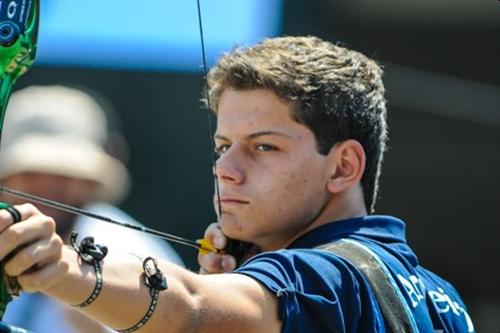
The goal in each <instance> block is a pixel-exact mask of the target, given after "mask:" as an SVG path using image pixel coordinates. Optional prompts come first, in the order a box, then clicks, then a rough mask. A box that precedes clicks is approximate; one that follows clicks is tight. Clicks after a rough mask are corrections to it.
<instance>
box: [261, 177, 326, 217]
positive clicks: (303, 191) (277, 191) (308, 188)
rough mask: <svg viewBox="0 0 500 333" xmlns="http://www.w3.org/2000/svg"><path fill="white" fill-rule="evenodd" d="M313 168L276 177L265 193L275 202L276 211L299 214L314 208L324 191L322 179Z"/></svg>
mask: <svg viewBox="0 0 500 333" xmlns="http://www.w3.org/2000/svg"><path fill="white" fill-rule="evenodd" d="M313 171H314V170H311V168H308V167H302V168H299V169H297V170H294V171H292V172H289V173H286V174H285V173H281V174H280V175H276V176H275V177H274V181H273V185H272V186H270V187H269V188H267V191H266V193H263V197H264V198H268V200H270V201H271V202H272V203H273V205H272V206H273V207H274V209H275V210H276V213H279V214H285V215H288V214H289V213H291V214H297V213H299V212H300V211H302V210H309V209H312V208H313V206H314V203H315V202H316V201H319V199H320V196H321V195H322V194H323V192H324V186H323V183H322V179H321V177H320V176H319V175H317V174H316V173H314V172H313Z"/></svg>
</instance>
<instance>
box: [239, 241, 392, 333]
mask: <svg viewBox="0 0 500 333" xmlns="http://www.w3.org/2000/svg"><path fill="white" fill-rule="evenodd" d="M235 272H236V273H239V274H245V275H247V276H250V277H252V278H254V279H256V280H257V281H259V282H260V283H261V284H263V285H264V286H265V287H266V288H267V289H269V290H270V291H271V292H272V293H273V294H275V295H276V296H277V297H278V298H279V304H280V314H281V316H282V318H283V321H284V327H288V326H289V327H292V326H296V327H302V326H301V325H303V324H304V325H309V326H304V327H303V328H304V330H303V331H308V332H320V331H322V330H323V329H326V331H332V328H334V330H333V331H355V330H356V329H359V327H356V326H357V325H358V324H360V323H363V324H367V325H369V326H371V327H372V328H373V327H377V326H380V325H382V324H381V322H382V321H383V319H382V318H381V316H380V314H379V311H378V306H377V305H376V301H375V300H374V297H373V295H372V293H371V290H370V288H369V287H368V285H367V282H366V281H365V279H364V277H363V276H362V275H361V273H359V272H358V270H357V269H356V268H355V267H354V266H352V264H351V263H349V262H348V261H347V260H345V259H343V258H341V257H339V256H337V255H335V254H333V253H330V252H327V251H323V250H318V249H291V250H280V251H273V252H265V253H262V254H260V255H257V256H255V257H253V258H252V259H250V260H249V261H247V262H246V263H244V264H243V265H242V266H241V267H240V268H239V269H237V270H236V271H235ZM362 308H363V312H362V311H361V309H362ZM318 318H321V319H320V320H318ZM361 318H363V320H360V319H361ZM313 322H314V324H312V323H313ZM311 325H312V326H311ZM369 326H368V327H369ZM312 327H316V328H315V329H312ZM292 331H293V330H292ZM300 331H301V330H297V332H300ZM284 332H286V330H284Z"/></svg>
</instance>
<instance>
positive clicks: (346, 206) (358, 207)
mask: <svg viewBox="0 0 500 333" xmlns="http://www.w3.org/2000/svg"><path fill="white" fill-rule="evenodd" d="M367 214H368V211H367V209H366V206H365V204H364V197H363V191H362V189H361V186H358V187H355V188H352V189H350V190H349V191H346V192H343V193H339V194H332V195H331V197H330V199H329V200H328V201H327V202H326V203H325V205H324V206H323V208H322V209H321V211H320V212H319V213H318V215H317V216H316V218H315V219H314V220H313V221H312V222H311V223H310V224H309V225H308V226H307V228H305V229H303V230H301V232H300V233H298V234H296V235H295V236H294V237H293V238H292V239H290V240H289V241H288V242H287V244H286V246H285V247H287V246H288V245H290V244H291V243H292V242H293V241H294V240H296V239H297V238H299V237H300V236H302V235H304V234H306V233H308V232H309V231H311V230H313V229H316V228H318V227H319V226H322V225H324V224H328V223H335V221H340V220H345V219H349V218H354V217H360V216H366V215H367Z"/></svg>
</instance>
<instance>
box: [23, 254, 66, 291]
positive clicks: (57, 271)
mask: <svg viewBox="0 0 500 333" xmlns="http://www.w3.org/2000/svg"><path fill="white" fill-rule="evenodd" d="M68 270H69V265H68V264H67V263H66V262H64V261H62V260H57V261H51V262H50V263H48V264H47V265H45V266H43V267H42V268H40V269H38V270H36V271H34V272H28V273H25V274H22V275H21V276H18V277H17V281H18V283H19V284H20V285H21V287H22V288H23V290H24V291H27V292H34V291H43V290H48V289H49V288H51V287H53V286H54V285H56V284H57V283H58V282H59V281H60V279H61V278H62V277H64V275H65V274H66V273H67V272H68Z"/></svg>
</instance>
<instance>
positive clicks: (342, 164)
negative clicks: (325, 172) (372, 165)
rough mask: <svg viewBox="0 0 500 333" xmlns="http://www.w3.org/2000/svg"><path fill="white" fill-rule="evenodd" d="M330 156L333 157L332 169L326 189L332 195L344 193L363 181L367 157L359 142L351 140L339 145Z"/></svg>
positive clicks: (331, 151)
mask: <svg viewBox="0 0 500 333" xmlns="http://www.w3.org/2000/svg"><path fill="white" fill-rule="evenodd" d="M328 155H331V156H329V158H330V159H331V162H332V167H331V168H330V170H331V175H330V178H329V179H328V183H327V185H326V187H327V190H328V191H329V192H330V193H340V192H343V191H345V190H346V189H347V188H350V187H352V186H354V185H356V184H358V183H359V182H360V181H361V177H362V176H363V173H364V171H365V164H366V155H365V150H364V149H363V146H361V144H360V143H359V142H358V141H356V140H352V139H351V140H346V141H342V142H340V143H337V144H336V145H335V146H334V147H333V148H332V149H331V150H330V153H329V154H328Z"/></svg>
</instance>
